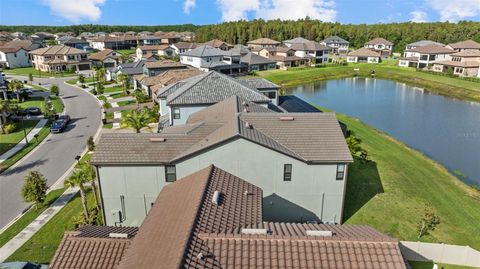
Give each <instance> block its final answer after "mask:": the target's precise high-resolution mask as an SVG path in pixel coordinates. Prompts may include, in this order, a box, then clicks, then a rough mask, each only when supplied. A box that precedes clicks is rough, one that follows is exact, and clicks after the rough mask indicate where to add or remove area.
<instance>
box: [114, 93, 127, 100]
mask: <svg viewBox="0 0 480 269" xmlns="http://www.w3.org/2000/svg"><path fill="white" fill-rule="evenodd" d="M126 96H128V95H124V94H123V92H120V93H115V94H112V95H110V97H112V98H113V99H117V98H122V97H126Z"/></svg>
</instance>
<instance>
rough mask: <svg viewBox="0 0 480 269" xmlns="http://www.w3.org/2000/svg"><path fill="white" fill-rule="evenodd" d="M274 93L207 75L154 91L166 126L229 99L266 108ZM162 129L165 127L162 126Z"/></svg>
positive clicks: (184, 119) (184, 120)
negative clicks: (234, 96) (242, 100)
mask: <svg viewBox="0 0 480 269" xmlns="http://www.w3.org/2000/svg"><path fill="white" fill-rule="evenodd" d="M278 89H279V87H278V86H277V88H276V89H271V88H265V89H264V90H265V93H262V92H260V91H259V90H258V89H257V88H255V87H253V86H252V85H251V84H250V83H247V82H244V81H239V80H237V79H235V78H232V77H229V76H227V75H224V74H221V73H218V72H215V71H210V72H208V73H203V74H201V75H198V76H195V77H191V78H188V79H185V80H181V81H179V82H177V83H174V84H171V85H169V86H167V87H164V88H163V89H160V90H159V91H157V100H158V103H159V104H160V116H161V117H162V118H164V119H165V120H166V119H167V118H168V122H167V123H166V125H181V124H184V123H185V122H186V121H187V119H188V118H189V117H190V115H191V114H192V113H195V112H197V111H199V110H202V109H204V108H206V107H209V106H211V105H213V104H216V103H218V102H221V101H223V100H225V99H227V98H228V97H230V96H232V95H236V96H240V97H241V98H243V99H245V100H246V101H249V102H255V103H257V104H259V105H262V106H264V107H265V108H267V107H268V105H269V104H270V103H272V100H276V99H277V98H278V97H277V96H278V94H276V95H275V96H272V99H271V98H270V96H269V94H271V93H270V91H274V90H276V91H278ZM162 124H164V125H165V123H162Z"/></svg>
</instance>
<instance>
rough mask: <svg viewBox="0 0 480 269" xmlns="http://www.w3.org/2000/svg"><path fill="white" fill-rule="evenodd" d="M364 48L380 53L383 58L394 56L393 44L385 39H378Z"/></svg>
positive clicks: (366, 44)
mask: <svg viewBox="0 0 480 269" xmlns="http://www.w3.org/2000/svg"><path fill="white" fill-rule="evenodd" d="M364 48H367V49H371V50H373V51H376V52H378V53H380V56H381V57H382V58H388V57H390V55H391V54H392V51H393V43H392V42H390V41H388V40H386V39H385V38H381V37H377V38H374V39H372V40H370V41H368V42H367V43H365V45H364Z"/></svg>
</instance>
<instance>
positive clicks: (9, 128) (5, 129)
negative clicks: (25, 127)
mask: <svg viewBox="0 0 480 269" xmlns="http://www.w3.org/2000/svg"><path fill="white" fill-rule="evenodd" d="M16 128H17V126H16V125H15V123H13V122H12V123H7V124H5V125H4V126H3V132H4V134H11V133H13V132H14V131H15V129H16Z"/></svg>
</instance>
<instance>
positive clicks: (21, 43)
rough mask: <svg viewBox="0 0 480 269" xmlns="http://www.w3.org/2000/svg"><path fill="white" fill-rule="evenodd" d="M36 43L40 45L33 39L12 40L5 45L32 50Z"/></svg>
mask: <svg viewBox="0 0 480 269" xmlns="http://www.w3.org/2000/svg"><path fill="white" fill-rule="evenodd" d="M36 45H37V46H38V44H36V43H34V42H32V41H31V40H12V41H9V42H6V43H5V44H4V45H3V46H5V47H11V48H23V49H25V50H26V51H30V50H32V48H34V47H35V46H36Z"/></svg>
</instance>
